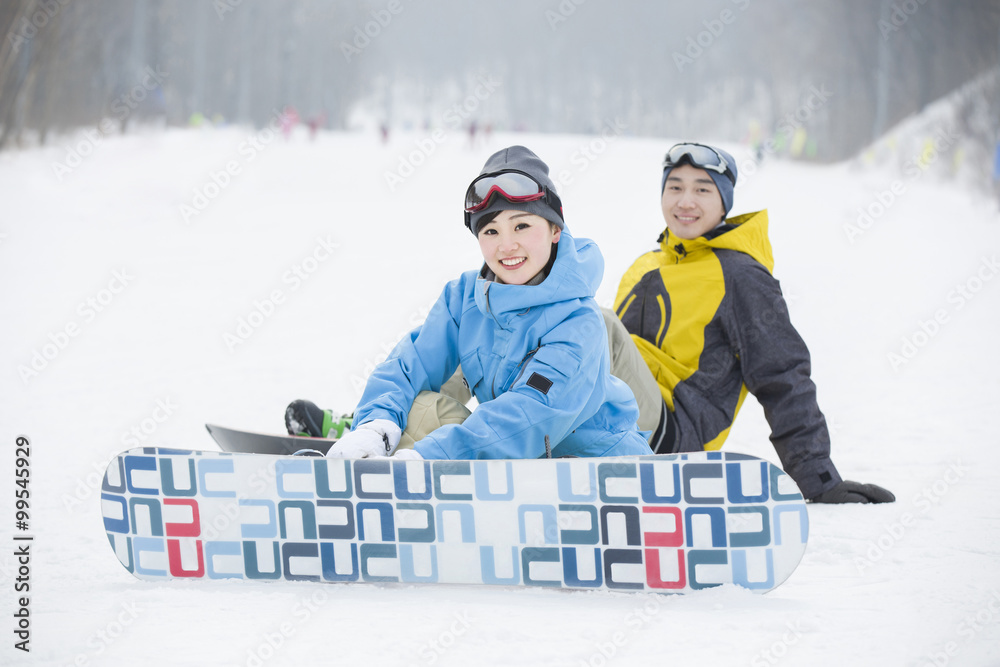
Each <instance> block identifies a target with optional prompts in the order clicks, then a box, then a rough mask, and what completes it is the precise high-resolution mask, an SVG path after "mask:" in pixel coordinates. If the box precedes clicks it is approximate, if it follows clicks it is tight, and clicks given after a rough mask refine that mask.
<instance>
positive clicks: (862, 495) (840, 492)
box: [812, 480, 896, 504]
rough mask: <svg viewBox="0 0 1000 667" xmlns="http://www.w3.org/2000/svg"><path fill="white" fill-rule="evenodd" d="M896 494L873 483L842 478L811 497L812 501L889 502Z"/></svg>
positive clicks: (893, 500)
mask: <svg viewBox="0 0 1000 667" xmlns="http://www.w3.org/2000/svg"><path fill="white" fill-rule="evenodd" d="M895 501H896V496H894V495H892V492H891V491H889V490H888V489H883V488H882V487H881V486H876V485H875V484H862V483H860V482H850V481H847V480H844V481H843V482H840V483H839V484H837V486H835V487H833V488H832V489H828V490H826V491H824V492H823V493H821V494H819V495H818V496H816V497H815V498H813V499H812V502H814V503H831V504H839V503H891V502H895Z"/></svg>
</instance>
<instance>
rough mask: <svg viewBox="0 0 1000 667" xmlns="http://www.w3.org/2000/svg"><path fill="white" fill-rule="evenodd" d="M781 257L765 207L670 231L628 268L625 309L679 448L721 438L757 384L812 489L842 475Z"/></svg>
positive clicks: (621, 299)
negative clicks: (778, 270) (706, 227)
mask: <svg viewBox="0 0 1000 667" xmlns="http://www.w3.org/2000/svg"><path fill="white" fill-rule="evenodd" d="M773 268H774V258H773V256H772V253H771V243H770V241H769V240H768V236H767V211H758V212H756V213H748V214H745V215H741V216H738V217H735V218H732V219H730V220H728V221H726V224H724V225H721V226H720V227H718V228H716V229H714V230H712V231H710V232H709V233H708V234H706V235H705V236H701V237H698V238H696V239H693V240H682V239H679V238H678V237H676V236H675V235H674V234H672V233H670V232H669V231H667V232H665V235H664V236H661V239H660V247H659V249H657V250H654V251H652V252H648V253H646V254H645V255H643V256H642V257H640V258H639V259H638V260H636V262H635V263H634V264H633V265H632V267H631V268H630V269H629V270H628V271H627V272H626V273H625V275H624V277H623V278H622V281H621V284H620V286H619V288H618V295H617V297H616V299H615V312H616V313H617V314H618V317H619V318H621V321H622V323H623V324H624V325H625V327H626V328H627V329H628V330H629V332H630V333H631V334H632V339H633V340H634V341H635V343H636V345H637V346H638V347H639V351H640V353H641V354H642V356H643V358H644V359H645V360H646V363H647V364H648V365H649V368H650V370H652V372H653V376H654V377H655V378H656V381H657V384H659V386H660V391H661V392H662V394H663V399H664V401H665V402H666V405H667V407H668V408H669V410H670V413H671V414H670V416H671V417H672V420H673V428H674V430H675V434H676V435H675V438H676V440H675V443H674V447H673V451H681V452H686V451H698V450H702V449H719V448H720V447H722V444H723V442H724V441H725V439H726V437H727V436H728V435H729V430H730V428H731V427H732V424H733V420H735V419H736V414H737V413H738V412H739V409H740V406H741V405H742V403H743V400H744V399H745V398H746V395H747V391H748V390H749V391H750V393H752V394H753V395H754V396H755V397H756V398H757V400H758V402H759V403H760V404H761V406H762V407H763V408H764V414H765V416H766V418H767V421H768V424H769V425H770V427H771V442H772V443H773V444H774V448H775V450H776V451H777V453H778V456H779V457H780V458H781V462H782V465H783V467H784V469H785V471H786V472H787V473H788V474H789V475H791V477H792V478H793V479H794V480H795V481H796V482H797V483H798V485H799V488H800V489H801V491H802V493H803V495H804V496H805V497H806V498H812V497H815V496H817V495H819V494H820V493H822V492H823V491H825V490H827V489H829V488H831V487H832V486H834V485H835V484H837V483H838V482H840V481H841V478H840V475H839V474H838V472H837V469H836V467H835V466H834V465H833V462H832V461H831V460H830V436H829V431H828V429H827V426H826V420H825V418H824V417H823V413H822V412H820V409H819V406H818V404H817V402H816V386H815V384H814V383H813V381H812V379H811V378H810V361H809V350H808V348H807V347H806V344H805V342H804V341H803V340H802V338H801V336H799V334H798V332H797V331H796V330H795V328H794V327H793V326H792V324H791V321H790V320H789V317H788V308H787V305H786V303H785V299H784V297H783V296H782V293H781V288H780V286H779V284H778V281H777V280H776V279H775V278H774V277H773V276H772V275H771V271H772V269H773Z"/></svg>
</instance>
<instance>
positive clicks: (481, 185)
mask: <svg viewBox="0 0 1000 667" xmlns="http://www.w3.org/2000/svg"><path fill="white" fill-rule="evenodd" d="M495 194H498V195H500V196H501V197H503V198H504V199H506V200H507V201H512V202H525V201H538V200H539V199H545V198H546V197H547V196H550V195H552V193H551V192H550V191H549V190H548V189H547V188H546V187H545V186H543V185H542V184H541V183H539V182H538V181H536V180H535V179H533V178H532V177H531V176H528V175H527V174H525V173H524V172H521V171H501V172H497V173H495V174H483V175H482V176H480V177H479V178H477V179H476V180H474V181H472V185H470V186H469V189H468V190H466V192H465V210H466V212H467V213H475V212H476V211H481V210H483V209H484V208H486V207H487V206H489V204H490V199H491V198H492V197H493V195H495ZM556 210H558V209H556Z"/></svg>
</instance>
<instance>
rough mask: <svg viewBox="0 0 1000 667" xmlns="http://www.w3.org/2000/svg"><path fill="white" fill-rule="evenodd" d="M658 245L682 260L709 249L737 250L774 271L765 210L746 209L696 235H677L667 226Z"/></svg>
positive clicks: (678, 259)
mask: <svg viewBox="0 0 1000 667" xmlns="http://www.w3.org/2000/svg"><path fill="white" fill-rule="evenodd" d="M660 249H661V250H662V251H663V252H664V253H667V254H668V255H671V256H673V257H674V258H675V261H677V262H681V261H683V260H684V258H685V257H687V256H688V255H693V254H695V253H698V252H708V251H711V250H736V251H738V252H742V253H745V254H747V255H750V256H751V257H753V258H754V259H755V260H757V261H758V262H760V263H761V264H762V265H763V266H764V267H765V268H766V269H767V270H768V272H773V271H774V253H773V252H772V251H771V240H770V239H769V238H768V236H767V210H766V209H765V210H763V211H756V212H755V213H745V214H743V215H738V216H736V217H734V218H729V219H727V220H726V224H724V225H722V226H721V227H719V228H717V229H713V230H711V231H710V232H709V233H708V234H706V235H704V236H699V237H698V238H696V239H690V240H688V239H680V238H678V237H677V236H675V235H674V233H673V232H671V231H670V230H667V233H666V236H664V237H663V238H662V240H661V241H660Z"/></svg>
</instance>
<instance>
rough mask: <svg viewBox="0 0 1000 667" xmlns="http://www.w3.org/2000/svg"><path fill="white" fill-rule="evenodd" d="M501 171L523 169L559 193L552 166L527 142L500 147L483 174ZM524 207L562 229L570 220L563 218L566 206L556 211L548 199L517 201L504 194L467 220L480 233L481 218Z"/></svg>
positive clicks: (470, 226) (484, 167) (495, 196)
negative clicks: (551, 175) (527, 144)
mask: <svg viewBox="0 0 1000 667" xmlns="http://www.w3.org/2000/svg"><path fill="white" fill-rule="evenodd" d="M501 171H523V172H524V173H526V174H528V175H529V176H531V177H532V178H533V179H535V180H536V181H537V182H538V183H539V184H540V185H542V186H544V187H546V188H548V189H549V190H550V191H551V192H552V193H553V194H557V193H556V185H555V183H553V182H552V179H551V178H549V166H548V165H547V164H545V163H544V162H542V160H541V158H539V157H538V156H537V155H535V154H534V153H532V152H531V151H530V150H528V149H527V148H525V147H524V146H510V147H509V148H504V149H503V150H501V151H497V152H496V153H494V154H493V155H491V156H490V159H488V160H487V161H486V164H485V165H484V166H483V170H482V171H481V172H479V175H480V176H484V175H486V174H494V173H497V172H501ZM512 210H513V211H524V212H526V213H534V214H535V215H538V216H541V217H543V218H545V219H546V220H548V221H549V222H551V223H553V224H554V225H556V226H557V227H559V229H564V228H565V227H566V223H565V222H564V221H563V218H562V210H559V211H556V210H555V209H554V208H552V207H551V206H549V204H548V203H546V202H545V200H544V199H538V200H535V201H525V202H513V201H510V200H508V199H506V198H504V197H503V196H500V195H493V199H492V200H491V201H490V203H489V205H488V206H487V207H486V208H484V209H482V210H481V211H475V212H473V213H470V214H469V215H468V221H467V224H468V226H469V229H470V230H471V231H472V233H473V234H475V235H478V234H479V225H480V221H481V220H482V219H483V218H484V217H486V216H487V215H489V214H491V213H497V212H499V211H512Z"/></svg>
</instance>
